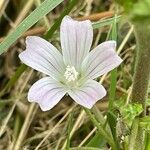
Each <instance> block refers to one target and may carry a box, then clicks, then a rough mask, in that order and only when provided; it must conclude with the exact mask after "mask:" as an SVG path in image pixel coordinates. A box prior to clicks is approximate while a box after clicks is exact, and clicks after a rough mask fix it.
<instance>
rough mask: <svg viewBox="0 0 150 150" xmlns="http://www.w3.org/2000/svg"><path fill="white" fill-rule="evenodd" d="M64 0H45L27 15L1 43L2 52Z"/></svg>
mask: <svg viewBox="0 0 150 150" xmlns="http://www.w3.org/2000/svg"><path fill="white" fill-rule="evenodd" d="M62 1H63V0H45V1H44V2H43V3H42V4H41V5H40V6H39V7H37V8H36V9H35V10H34V11H33V12H32V13H31V14H30V15H29V16H28V17H26V18H25V19H24V20H23V21H22V22H21V23H20V24H19V26H18V27H17V28H16V29H15V30H14V31H13V32H12V33H10V34H9V35H8V36H7V37H6V39H5V40H4V41H3V42H2V43H1V44H0V54H2V53H3V52H5V51H6V50H7V49H8V48H9V47H10V46H11V44H13V43H14V42H15V41H16V40H17V39H18V38H19V37H20V36H21V35H22V34H23V33H24V32H25V31H27V30H28V29H29V28H30V27H31V26H33V25H34V24H35V23H36V22H37V21H38V20H40V19H41V18H42V17H43V16H45V15H46V14H48V13H49V12H50V11H51V10H52V9H54V8H55V7H56V6H57V5H59V4H60V3H61V2H62Z"/></svg>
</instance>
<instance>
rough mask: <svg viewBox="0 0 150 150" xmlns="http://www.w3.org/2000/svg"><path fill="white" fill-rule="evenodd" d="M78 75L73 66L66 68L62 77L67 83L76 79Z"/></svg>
mask: <svg viewBox="0 0 150 150" xmlns="http://www.w3.org/2000/svg"><path fill="white" fill-rule="evenodd" d="M78 74H79V73H78V72H77V71H76V69H75V67H74V66H67V67H66V71H65V73H64V76H65V78H66V80H67V81H68V82H71V81H75V80H76V79H77V77H78Z"/></svg>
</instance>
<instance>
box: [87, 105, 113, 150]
mask: <svg viewBox="0 0 150 150" xmlns="http://www.w3.org/2000/svg"><path fill="white" fill-rule="evenodd" d="M84 110H85V112H86V114H87V115H88V116H89V118H90V119H91V121H92V122H93V124H94V125H95V126H96V127H97V129H98V131H99V132H100V134H101V135H103V136H104V138H105V139H106V140H107V142H108V143H109V145H110V146H111V148H112V149H113V150H116V145H115V143H114V141H113V139H112V136H111V135H110V134H109V133H108V132H106V131H105V130H104V128H103V126H102V125H101V124H100V123H99V122H98V121H97V120H96V118H95V117H94V115H93V114H92V113H91V111H90V110H89V109H87V108H84Z"/></svg>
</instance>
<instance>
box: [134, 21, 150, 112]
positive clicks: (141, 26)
mask: <svg viewBox="0 0 150 150" xmlns="http://www.w3.org/2000/svg"><path fill="white" fill-rule="evenodd" d="M134 31H135V37H136V41H137V53H136V64H135V74H134V79H133V88H132V93H131V97H132V102H136V103H140V104H142V105H143V109H144V112H143V115H145V103H146V102H145V101H146V98H147V94H148V86H149V79H150V26H149V24H147V23H144V22H142V23H134Z"/></svg>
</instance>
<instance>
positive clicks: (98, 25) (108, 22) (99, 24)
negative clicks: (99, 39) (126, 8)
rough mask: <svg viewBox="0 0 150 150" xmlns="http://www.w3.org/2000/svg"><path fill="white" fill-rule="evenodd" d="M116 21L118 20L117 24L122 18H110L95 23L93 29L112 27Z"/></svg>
mask: <svg viewBox="0 0 150 150" xmlns="http://www.w3.org/2000/svg"><path fill="white" fill-rule="evenodd" d="M114 19H116V22H119V21H120V20H121V16H115V17H112V18H109V19H105V20H101V21H98V22H94V23H93V24H92V26H93V29H97V28H101V27H104V26H107V25H111V24H112V23H113V22H114Z"/></svg>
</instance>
